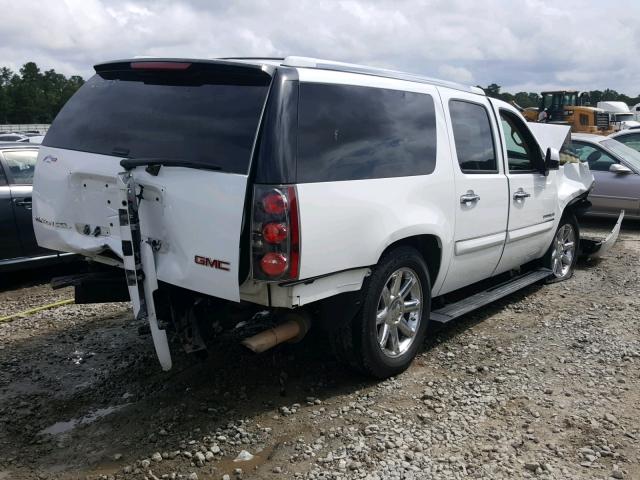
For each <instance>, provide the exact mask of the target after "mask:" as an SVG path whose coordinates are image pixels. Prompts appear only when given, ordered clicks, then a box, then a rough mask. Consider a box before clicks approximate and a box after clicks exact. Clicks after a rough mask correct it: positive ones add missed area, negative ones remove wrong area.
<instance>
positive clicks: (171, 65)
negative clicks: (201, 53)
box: [131, 61, 191, 70]
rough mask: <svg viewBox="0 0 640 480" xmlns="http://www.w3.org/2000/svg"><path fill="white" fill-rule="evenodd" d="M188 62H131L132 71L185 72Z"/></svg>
mask: <svg viewBox="0 0 640 480" xmlns="http://www.w3.org/2000/svg"><path fill="white" fill-rule="evenodd" d="M190 66H191V63H190V62H145V61H141V62H131V68H132V69H133V70H186V69H187V68H189V67H190Z"/></svg>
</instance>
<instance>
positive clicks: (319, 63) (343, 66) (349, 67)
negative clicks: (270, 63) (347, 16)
mask: <svg viewBox="0 0 640 480" xmlns="http://www.w3.org/2000/svg"><path fill="white" fill-rule="evenodd" d="M282 65H283V66H285V67H298V68H317V69H320V70H333V71H336V72H345V73H360V74H365V75H374V76H376V77H385V78H394V79H396V80H406V81H409V82H417V83H427V84H430V85H436V86H440V87H448V88H453V89H455V90H461V91H463V92H469V93H475V94H478V95H485V93H484V90H482V89H481V88H479V87H471V86H467V85H462V84H460V83H455V82H449V81H447V80H438V79H435V78H430V77H425V76H423V75H417V74H414V73H406V72H399V71H396V70H388V69H385V68H376V67H368V66H366V65H357V64H354V63H343V62H334V61H331V60H321V59H319V58H310V57H296V56H289V57H286V58H285V59H284V61H283V62H282Z"/></svg>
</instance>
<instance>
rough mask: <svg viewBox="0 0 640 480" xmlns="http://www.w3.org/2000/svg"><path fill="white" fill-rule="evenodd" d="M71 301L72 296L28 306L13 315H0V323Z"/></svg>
mask: <svg viewBox="0 0 640 480" xmlns="http://www.w3.org/2000/svg"><path fill="white" fill-rule="evenodd" d="M70 303H73V298H68V299H67V300H60V301H59V302H54V303H50V304H49V305H42V306H41V307H36V308H30V309H29V310H25V311H24V312H19V313H14V314H13V315H9V316H7V317H0V323H2V322H7V321H9V320H13V319H14V318H18V317H26V316H27V315H31V314H32V313H36V312H40V311H42V310H47V309H49V308H56V307H60V306H62V305H68V304H70Z"/></svg>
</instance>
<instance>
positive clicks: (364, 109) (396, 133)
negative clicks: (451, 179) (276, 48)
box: [297, 83, 436, 183]
mask: <svg viewBox="0 0 640 480" xmlns="http://www.w3.org/2000/svg"><path fill="white" fill-rule="evenodd" d="M435 162H436V121H435V112H434V104H433V98H431V96H430V95H426V94H420V93H410V92H402V91H397V90H387V89H380V88H370V87H359V86H353V85H325V84H314V83H304V84H301V85H300V103H299V113H298V173H297V174H298V181H299V182H301V183H304V182H322V181H340V180H358V179H366V178H385V177H400V176H407V175H426V174H429V173H431V172H433V170H434V168H435Z"/></svg>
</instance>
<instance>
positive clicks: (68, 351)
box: [0, 222, 640, 480]
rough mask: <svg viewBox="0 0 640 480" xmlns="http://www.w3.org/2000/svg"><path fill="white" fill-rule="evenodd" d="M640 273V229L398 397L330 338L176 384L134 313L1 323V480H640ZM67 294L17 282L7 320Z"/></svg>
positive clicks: (435, 334)
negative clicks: (352, 363)
mask: <svg viewBox="0 0 640 480" xmlns="http://www.w3.org/2000/svg"><path fill="white" fill-rule="evenodd" d="M610 223H611V222H604V223H602V222H597V223H596V224H595V225H591V227H592V228H602V227H603V226H605V225H608V224H610ZM639 261H640V225H638V224H634V223H630V224H629V225H625V228H624V229H623V234H622V235H621V238H620V240H619V242H618V244H617V245H616V246H615V248H614V249H613V250H612V251H611V252H610V253H609V254H608V255H607V257H606V258H604V259H603V260H602V261H600V262H583V263H581V264H580V265H579V267H578V270H577V272H576V274H575V276H574V277H573V278H572V279H571V280H569V281H567V282H565V283H561V284H556V285H546V286H534V287H531V288H528V289H527V290H525V291H523V292H521V293H520V294H516V295H514V296H511V297H509V298H507V299H505V300H503V301H501V302H499V303H497V304H494V305H492V306H490V307H487V308H484V309H482V310H480V311H478V312H476V313H475V314H472V315H468V316H467V317H465V318H463V319H461V320H460V321H457V322H455V323H454V324H453V325H447V326H445V327H441V328H435V327H434V328H432V329H431V330H430V334H429V339H428V341H427V343H426V345H425V348H424V350H423V352H422V353H421V354H420V356H419V358H418V359H417V361H416V362H414V364H413V366H412V367H411V368H410V369H409V371H407V372H406V373H405V374H403V375H401V376H399V377H397V378H395V379H391V380H388V381H385V382H381V383H374V382H370V381H368V380H366V379H363V378H362V377H359V376H357V375H355V374H352V373H351V372H349V371H348V370H346V369H345V368H343V367H342V366H341V365H339V364H337V363H335V362H334V361H333V360H332V359H331V357H330V356H329V354H328V352H327V351H326V347H325V342H324V341H323V340H322V338H318V337H317V336H310V337H308V338H307V339H305V341H304V342H302V343H301V344H298V345H287V346H283V347H280V348H278V349H276V350H275V351H272V352H270V353H267V354H264V355H262V356H254V355H253V354H250V353H248V352H246V351H244V350H243V349H242V347H240V346H239V345H237V343H236V342H220V343H219V344H218V345H216V348H215V351H214V352H213V353H212V354H211V355H210V357H209V358H208V359H207V360H206V361H204V362H196V361H194V360H192V359H190V358H187V357H186V356H185V355H183V354H181V353H179V351H178V349H177V348H174V352H177V353H175V354H174V369H173V370H172V371H170V372H168V373H163V372H162V371H161V370H160V368H159V366H158V364H157V362H156V359H155V355H154V352H153V346H152V342H151V339H150V337H148V336H145V335H142V336H141V335H139V333H138V327H139V325H137V324H136V323H135V322H134V321H133V319H132V315H131V313H130V311H129V309H128V305H126V304H108V305H97V306H76V305H65V306H62V307H59V308H56V309H52V310H47V311H43V312H39V313H37V314H34V315H31V316H29V317H28V318H23V319H17V320H14V321H11V322H3V323H0V480H2V479H23V478H24V479H32V478H34V479H35V478H43V479H44V478H47V479H48V478H52V479H53V478H55V479H70V478H91V479H95V478H123V479H143V478H147V479H156V478H185V479H187V478H188V479H196V478H198V479H221V478H231V479H235V478H244V479H250V478H267V479H270V478H273V479H275V478H308V479H331V478H335V479H338V478H363V479H364V478H366V479H389V478H390V479H393V478H397V479H400V478H406V479H411V478H415V479H456V478H486V479H497V478H505V479H506V478H509V479H514V478H547V479H572V478H576V479H577V478H579V479H583V478H584V479H586V478H589V479H591V478H593V479H607V478H610V477H612V478H616V479H622V478H624V479H640V414H639V411H640V315H638V311H639V308H640V297H639V296H638V295H639V293H640V282H639V281H640V263H639ZM47 275H49V272H48V271H46V272H44V273H43V272H39V273H38V274H37V275H36V276H37V277H38V278H37V279H36V280H35V281H34V280H33V278H32V277H31V278H28V277H26V276H25V275H18V276H15V275H14V276H13V277H12V278H11V279H8V278H6V277H5V278H4V279H3V281H4V284H3V285H2V286H1V287H0V317H2V316H5V315H8V314H11V313H15V312H18V311H22V310H24V309H26V308H30V307H34V306H39V305H42V304H46V303H51V302H54V301H57V300H62V299H66V298H71V296H72V292H71V291H70V290H61V291H55V292H54V291H51V290H50V289H49V287H48V286H47V285H46V284H45V283H44V282H45V281H46V277H47ZM243 450H245V451H246V452H248V453H249V454H250V455H246V454H241V455H240V456H241V457H242V456H243V455H244V456H246V458H250V459H249V460H245V461H234V459H236V457H238V455H239V454H240V452H242V451H243ZM251 456H252V457H251ZM227 475H228V476H229V477H226V476H227Z"/></svg>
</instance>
